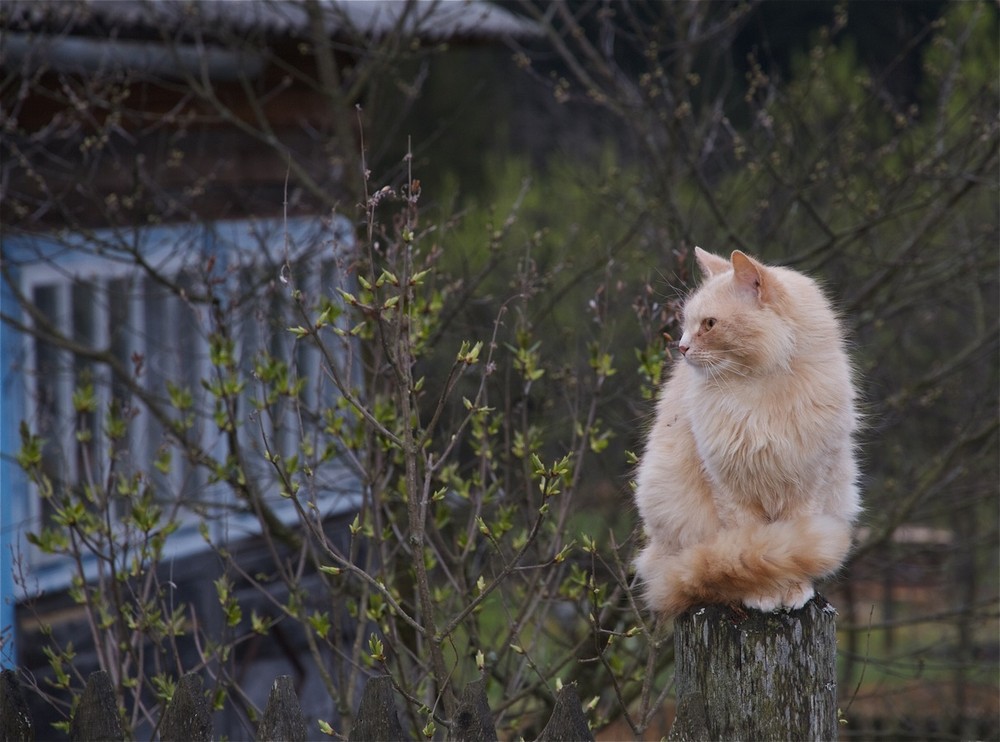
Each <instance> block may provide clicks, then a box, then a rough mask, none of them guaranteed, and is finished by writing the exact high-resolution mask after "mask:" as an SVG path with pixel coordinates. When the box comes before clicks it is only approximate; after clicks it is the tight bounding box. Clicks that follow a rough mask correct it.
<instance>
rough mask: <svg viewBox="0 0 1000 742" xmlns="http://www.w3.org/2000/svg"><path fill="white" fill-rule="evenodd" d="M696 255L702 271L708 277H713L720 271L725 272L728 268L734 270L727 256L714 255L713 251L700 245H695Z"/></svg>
mask: <svg viewBox="0 0 1000 742" xmlns="http://www.w3.org/2000/svg"><path fill="white" fill-rule="evenodd" d="M694 256H695V258H696V259H697V260H698V265H699V266H700V267H701V272H702V273H704V274H705V276H706V278H711V277H712V276H715V275H718V274H719V273H725V272H726V271H728V270H732V267H733V266H731V265H730V264H729V261H728V260H726V259H725V258H720V257H719V256H718V255H712V253H710V252H706V251H705V250H702V249H701V248H700V247H695V249H694Z"/></svg>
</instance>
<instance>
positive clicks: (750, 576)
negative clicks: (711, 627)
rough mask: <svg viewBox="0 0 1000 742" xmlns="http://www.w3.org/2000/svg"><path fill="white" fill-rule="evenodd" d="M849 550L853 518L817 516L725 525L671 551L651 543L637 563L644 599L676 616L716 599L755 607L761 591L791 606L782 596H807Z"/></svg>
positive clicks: (660, 609) (835, 569)
mask: <svg viewBox="0 0 1000 742" xmlns="http://www.w3.org/2000/svg"><path fill="white" fill-rule="evenodd" d="M850 548H851V525H850V524H849V523H848V522H846V521H844V520H842V519H840V518H835V517H832V516H827V515H812V516H804V517H799V518H793V519H789V520H782V521H777V522H774V523H761V524H753V525H745V526H740V527H738V528H733V529H726V530H722V531H719V532H718V533H717V534H716V536H715V537H714V538H713V539H710V540H708V541H704V542H701V543H698V544H695V545H693V546H690V547H688V548H686V549H682V550H681V551H679V552H675V553H673V554H665V553H662V551H661V550H660V549H659V548H658V545H657V544H656V543H655V542H654V543H650V544H648V545H647V547H646V549H645V550H644V552H643V553H642V554H641V555H640V557H639V560H638V562H637V566H638V568H639V574H640V577H641V579H642V581H643V583H644V587H645V597H646V602H647V603H648V604H649V606H650V607H651V608H653V609H654V610H656V611H659V612H662V613H664V614H667V615H671V616H672V615H676V614H678V613H681V612H683V611H685V610H687V609H688V608H691V607H693V606H696V605H704V604H711V603H739V602H742V603H746V604H748V605H755V604H759V603H760V602H761V600H760V599H761V597H762V596H763V597H766V598H768V599H771V598H773V599H774V603H775V605H788V601H787V600H785V599H783V598H782V597H781V596H785V595H794V594H796V593H798V594H802V590H803V589H804V588H808V593H807V594H805V596H804V597H805V599H806V600H807V599H808V598H809V597H810V596H811V595H812V590H811V583H812V581H813V580H815V579H818V578H821V577H825V576H827V575H830V574H832V573H833V572H836V571H837V569H839V568H840V566H841V564H843V562H844V559H845V557H846V556H847V553H848V551H850ZM775 596H777V597H775ZM763 602H765V603H766V602H768V601H767V600H765V601H763ZM793 602H797V601H793ZM794 607H798V606H797V605H796V606H794Z"/></svg>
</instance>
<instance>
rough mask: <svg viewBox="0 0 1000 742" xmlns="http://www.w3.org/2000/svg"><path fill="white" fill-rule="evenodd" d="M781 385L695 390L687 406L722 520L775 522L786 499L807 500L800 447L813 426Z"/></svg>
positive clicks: (806, 460)
mask: <svg viewBox="0 0 1000 742" xmlns="http://www.w3.org/2000/svg"><path fill="white" fill-rule="evenodd" d="M780 394H781V393H780V386H776V385H770V386H769V387H767V388H760V387H755V386H754V385H740V389H739V390H738V393H737V392H736V391H735V390H732V389H731V388H730V389H712V388H710V387H708V388H706V387H704V386H703V387H701V388H698V389H697V392H696V395H695V399H694V400H692V402H693V404H691V405H690V406H689V407H688V424H689V426H690V430H691V434H692V437H693V438H694V441H693V442H694V445H695V447H696V450H697V452H698V456H699V458H700V459H701V461H702V464H703V466H704V470H705V473H706V475H707V477H708V479H709V481H710V484H711V489H712V493H713V497H714V499H715V503H716V507H717V509H718V510H719V515H720V517H721V518H722V520H723V522H740V521H743V520H744V519H745V518H746V517H752V518H755V519H764V520H775V519H778V518H780V517H782V516H783V515H784V510H785V509H786V507H787V505H788V503H789V497H790V496H794V494H795V493H797V495H798V498H796V499H801V498H802V497H803V496H807V493H808V489H809V487H808V482H806V481H804V480H805V479H807V478H809V469H810V467H811V465H812V462H811V461H810V460H809V459H811V457H806V456H803V451H802V444H803V442H805V439H808V438H811V437H812V435H813V430H810V429H809V428H815V426H814V425H812V424H810V422H811V421H808V420H806V419H805V418H804V417H803V415H802V414H801V411H800V410H797V409H795V405H794V404H793V403H791V402H790V401H789V400H787V398H786V400H785V401H784V403H782V401H781V399H780Z"/></svg>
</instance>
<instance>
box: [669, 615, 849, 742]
mask: <svg viewBox="0 0 1000 742" xmlns="http://www.w3.org/2000/svg"><path fill="white" fill-rule="evenodd" d="M835 615H836V611H834V609H833V607H832V606H831V605H830V604H829V603H827V602H826V600H824V599H823V598H821V597H818V596H817V597H816V598H814V599H813V600H811V601H809V603H807V604H806V605H805V606H804V607H803V608H802V609H800V610H797V611H792V612H790V613H787V612H783V611H779V612H776V613H761V612H759V611H754V610H749V609H746V610H743V609H735V610H734V609H732V608H729V607H725V606H707V607H704V608H698V609H695V610H692V611H688V612H687V613H685V614H684V615H682V616H680V617H678V618H677V620H676V621H675V623H674V647H675V649H674V651H675V662H676V671H675V672H676V687H677V698H678V710H677V721H676V722H675V723H674V727H673V728H672V729H671V731H670V737H669V739H670V740H671V742H681V741H683V742H688V741H693V740H709V739H711V740H716V739H726V740H790V739H794V740H832V739H836V738H837V634H836V621H835V618H834V617H835Z"/></svg>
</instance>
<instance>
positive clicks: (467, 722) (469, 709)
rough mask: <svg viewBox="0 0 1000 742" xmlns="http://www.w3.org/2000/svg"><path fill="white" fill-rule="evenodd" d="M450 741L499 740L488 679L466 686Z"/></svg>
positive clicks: (487, 741)
mask: <svg viewBox="0 0 1000 742" xmlns="http://www.w3.org/2000/svg"><path fill="white" fill-rule="evenodd" d="M449 739H451V740H453V742H480V741H482V742H495V740H497V739H498V737H497V730H496V724H495V722H494V721H493V712H492V711H491V710H490V701H489V698H487V696H486V678H479V679H478V680H473V681H472V682H471V683H469V684H468V685H466V686H465V690H464V691H462V701H461V703H460V704H459V707H458V713H456V714H455V723H454V724H453V725H452V728H451V734H450V735H449Z"/></svg>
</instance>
